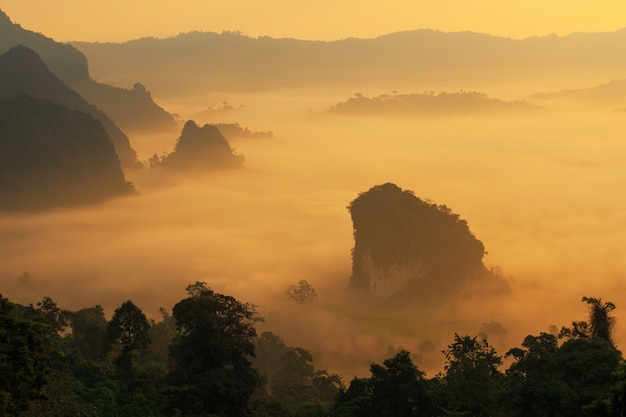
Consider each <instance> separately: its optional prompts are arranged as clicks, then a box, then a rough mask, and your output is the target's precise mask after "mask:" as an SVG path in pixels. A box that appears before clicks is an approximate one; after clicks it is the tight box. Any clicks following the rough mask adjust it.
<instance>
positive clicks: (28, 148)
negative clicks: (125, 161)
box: [0, 95, 134, 211]
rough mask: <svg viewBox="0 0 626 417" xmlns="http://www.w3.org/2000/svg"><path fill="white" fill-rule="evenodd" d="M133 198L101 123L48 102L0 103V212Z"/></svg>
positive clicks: (19, 99)
mask: <svg viewBox="0 0 626 417" xmlns="http://www.w3.org/2000/svg"><path fill="white" fill-rule="evenodd" d="M131 193H134V188H133V186H132V184H130V183H128V182H126V180H125V179H124V174H123V173H122V168H121V166H120V160H119V158H118V156H117V154H116V153H115V150H114V148H113V144H112V143H111V140H110V138H109V136H108V135H107V133H106V131H105V130H104V128H103V126H102V123H101V122H100V121H99V120H97V119H95V118H94V117H92V116H90V115H87V114H85V113H82V112H79V111H75V110H70V109H68V108H67V107H64V106H62V105H60V104H57V103H53V102H52V101H48V100H42V99H36V98H32V97H29V96H26V95H20V96H17V97H14V98H11V99H8V100H4V101H0V210H3V211H29V210H41V209H47V208H51V207H67V206H76V205H82V204H89V203H94V202H98V201H102V200H106V199H109V198H112V197H117V196H122V195H128V194H131Z"/></svg>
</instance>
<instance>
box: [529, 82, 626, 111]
mask: <svg viewBox="0 0 626 417" xmlns="http://www.w3.org/2000/svg"><path fill="white" fill-rule="evenodd" d="M528 98H529V99H531V100H542V101H550V100H568V101H572V102H577V103H580V104H587V105H590V106H611V107H615V106H617V107H620V106H626V80H613V81H611V82H608V83H604V84H600V85H596V86H593V87H590V88H578V89H568V90H562V91H556V92H551V93H536V94H533V95H531V96H529V97H528Z"/></svg>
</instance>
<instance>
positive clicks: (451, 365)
mask: <svg viewBox="0 0 626 417" xmlns="http://www.w3.org/2000/svg"><path fill="white" fill-rule="evenodd" d="M583 302H585V303H587V304H588V306H589V310H590V313H589V318H588V320H586V321H574V322H572V325H571V326H570V327H563V328H562V329H561V331H560V332H559V333H558V334H551V333H541V334H539V335H529V336H527V337H526V338H525V339H524V340H523V342H522V344H521V346H520V347H516V348H512V349H510V350H509V351H508V352H506V353H505V354H504V355H500V354H499V353H498V352H496V350H495V349H494V348H493V347H492V346H491V345H490V344H489V342H488V341H487V340H486V339H485V338H481V337H479V336H475V337H473V336H469V335H459V334H455V335H454V340H453V341H452V343H451V344H450V345H448V347H447V348H446V349H445V350H444V351H443V352H442V353H443V354H444V355H445V359H446V362H445V366H444V369H443V370H442V371H441V372H440V373H439V374H437V375H435V376H434V377H432V378H426V376H425V374H424V373H423V372H422V371H420V370H419V368H418V366H417V365H416V364H415V363H414V362H413V359H412V355H411V353H410V352H408V351H406V350H403V349H401V350H399V351H398V352H397V353H396V354H395V355H393V356H392V357H391V358H389V359H386V360H385V361H383V363H382V364H372V365H371V366H370V376H368V377H363V378H357V377H355V378H354V379H352V381H350V383H349V384H347V385H346V384H344V381H342V379H341V378H340V377H339V376H338V375H336V374H332V373H329V372H327V371H325V370H319V369H315V367H314V361H313V356H312V355H311V353H310V352H309V351H307V350H306V349H304V348H301V347H291V346H288V345H286V344H285V343H284V341H283V340H282V339H281V338H280V336H278V335H276V334H274V333H271V332H263V333H261V334H260V335H259V334H257V331H256V327H257V324H258V323H259V322H261V321H263V319H262V317H260V315H259V314H258V313H257V311H256V308H255V306H253V305H251V304H248V303H243V302H241V301H239V300H237V299H235V298H233V297H231V296H228V295H223V294H219V293H216V292H215V291H213V290H212V289H211V288H209V287H208V286H207V285H206V284H205V283H202V282H197V283H195V284H192V285H189V286H188V287H187V297H186V298H184V299H183V300H181V301H180V302H178V303H177V304H176V305H175V306H174V308H173V309H172V314H171V315H170V314H169V313H168V312H167V311H166V310H165V309H161V313H162V318H161V320H160V321H158V322H157V321H154V320H148V319H147V318H146V316H145V314H144V313H143V312H142V311H141V309H140V308H139V307H137V306H136V305H135V304H134V303H133V302H132V301H130V300H128V301H125V302H124V303H122V305H120V307H118V308H117V309H116V310H115V312H114V313H113V315H112V317H111V319H110V320H107V319H106V317H105V314H104V311H103V309H102V307H101V306H98V305H97V306H94V307H89V308H84V309H81V310H78V311H69V310H63V309H61V308H59V307H58V306H57V304H56V303H55V302H54V301H53V300H52V299H50V298H48V297H46V298H44V299H43V300H42V301H41V302H39V303H37V305H28V306H25V305H20V304H17V303H12V302H11V301H9V300H8V299H6V298H4V297H2V296H0V415H2V416H16V417H17V416H20V417H22V416H46V417H48V416H50V417H52V416H68V417H73V416H88V417H91V416H94V417H95V416H106V417H126V416H139V417H164V416H174V417H187V416H189V417H191V416H193V417H209V416H224V417H226V416H228V417H238V416H242V417H248V416H249V417H326V416H328V417H353V416H354V417H357V416H358V417H388V416H389V417H391V416H394V417H404V416H407V417H408V416H418V417H420V416H424V417H427V416H432V417H435V416H442V417H443V416H476V417H488V416H494V417H498V416H511V417H517V416H519V417H522V416H537V417H543V416H546V417H548V416H564V417H569V416H572V417H574V416H606V417H623V416H624V415H625V414H626V363H625V362H624V360H623V357H622V354H621V352H620V351H619V350H618V349H617V348H616V346H615V343H614V341H613V336H612V329H613V325H614V321H615V320H614V318H613V316H612V314H611V312H612V311H613V309H615V305H614V304H613V303H610V302H602V300H601V299H597V298H589V297H584V298H583ZM505 361H506V362H507V363H509V365H508V368H507V369H505V370H503V369H502V368H503V363H505Z"/></svg>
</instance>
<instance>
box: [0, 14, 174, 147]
mask: <svg viewBox="0 0 626 417" xmlns="http://www.w3.org/2000/svg"><path fill="white" fill-rule="evenodd" d="M0 34H2V36H0V53H4V52H6V51H8V50H10V49H11V48H14V47H15V46H17V45H24V46H26V47H28V48H29V49H32V50H34V51H35V52H37V54H38V55H39V56H40V57H41V59H42V61H43V62H44V63H45V64H46V66H47V67H48V68H49V69H50V71H51V72H52V73H53V74H54V75H56V76H57V77H58V78H59V79H61V80H63V82H64V83H65V84H67V85H68V86H70V87H71V88H72V89H73V90H74V91H76V92H78V93H79V94H80V95H81V96H82V97H83V98H85V99H86V100H87V101H89V102H90V103H92V104H94V105H96V106H97V107H98V108H100V109H101V110H102V111H104V112H105V113H106V114H107V116H108V117H110V118H112V119H113V120H114V121H115V123H116V124H117V125H118V126H120V127H121V128H122V129H124V130H125V131H133V130H142V131H150V132H152V131H162V130H164V129H174V128H176V127H177V126H178V124H177V122H176V120H175V119H174V117H173V116H172V115H171V114H169V113H167V112H166V111H165V110H164V109H163V108H161V107H160V106H158V105H157V104H156V103H155V102H154V101H153V100H152V97H151V96H150V94H146V93H147V92H146V91H145V88H143V89H137V88H133V89H125V88H119V87H114V86H111V85H107V84H102V83H98V82H96V81H94V80H93V79H91V77H90V75H89V67H88V63H87V58H85V56H84V55H83V54H82V53H81V52H80V51H78V50H77V49H76V48H74V47H73V46H71V45H69V44H62V43H59V42H56V41H54V40H53V39H50V38H48V37H46V36H44V35H42V34H40V33H35V32H32V31H29V30H26V29H23V28H22V27H21V26H20V25H19V24H14V23H13V22H11V19H10V18H9V17H8V16H7V15H6V14H5V13H3V12H2V11H1V10H0ZM133 84H135V82H133V83H130V84H129V85H133ZM109 133H111V132H109ZM112 136H113V135H112Z"/></svg>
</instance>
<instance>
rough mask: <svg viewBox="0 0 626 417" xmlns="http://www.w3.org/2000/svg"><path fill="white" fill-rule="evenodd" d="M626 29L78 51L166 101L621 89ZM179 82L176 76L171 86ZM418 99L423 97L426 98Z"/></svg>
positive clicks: (228, 38) (187, 41)
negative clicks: (321, 93) (296, 93)
mask: <svg viewBox="0 0 626 417" xmlns="http://www.w3.org/2000/svg"><path fill="white" fill-rule="evenodd" d="M625 44H626V29H625V30H620V31H616V32H607V33H576V34H572V35H569V36H563V37H559V36H555V35H552V36H545V37H537V38H528V39H522V40H519V39H509V38H501V37H495V36H489V35H485V34H480V33H472V32H454V33H445V32H440V31H436V30H430V29H423V30H415V31H408V32H398V33H393V34H389V35H385V36H380V37H378V38H374V39H354V38H349V39H343V40H337V41H333V42H321V41H304V40H297V39H274V38H270V37H258V38H251V37H248V36H245V35H242V34H239V33H230V32H226V33H222V34H216V33H209V32H192V33H186V34H181V35H178V36H176V37H172V38H167V39H155V38H144V39H137V40H133V41H129V42H125V43H85V42H73V43H72V45H74V46H75V47H76V48H77V49H79V50H80V51H82V52H83V53H84V54H85V55H86V56H87V57H88V58H89V62H90V65H91V68H92V71H95V72H96V73H97V74H98V77H99V78H101V79H105V80H110V81H115V82H116V83H132V82H133V80H136V79H141V80H142V81H143V82H146V83H148V84H150V85H153V86H155V88H157V87H156V86H158V89H159V94H163V95H173V94H181V93H183V92H193V91H197V90H198V89H206V90H208V91H259V90H272V89H281V88H292V87H309V86H330V87H333V86H341V87H348V88H355V89H357V90H356V91H359V90H360V89H361V88H364V87H365V86H371V85H374V86H376V87H377V88H389V89H391V88H412V89H420V88H433V87H432V86H440V85H456V86H458V88H468V87H469V86H472V85H476V84H477V83H486V82H488V83H490V84H493V83H495V82H503V83H510V82H511V80H515V81H516V82H518V83H519V82H521V81H529V80H532V81H533V82H534V81H536V80H541V83H543V84H546V83H547V82H548V81H553V80H562V79H564V78H572V79H580V78H581V77H585V76H587V77H593V78H594V79H607V77H609V78H608V79H612V78H615V77H616V74H620V73H621V74H623V73H624V72H626V55H625V54H620V53H617V51H620V50H621V49H622V48H623V45H625ZM172 74H175V76H172ZM418 91H419V90H418Z"/></svg>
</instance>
